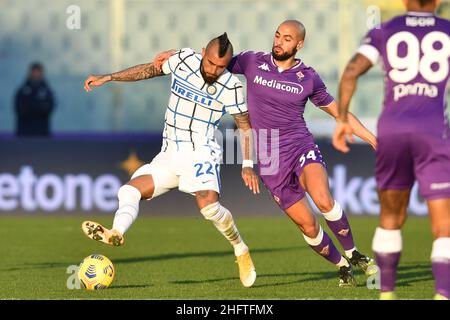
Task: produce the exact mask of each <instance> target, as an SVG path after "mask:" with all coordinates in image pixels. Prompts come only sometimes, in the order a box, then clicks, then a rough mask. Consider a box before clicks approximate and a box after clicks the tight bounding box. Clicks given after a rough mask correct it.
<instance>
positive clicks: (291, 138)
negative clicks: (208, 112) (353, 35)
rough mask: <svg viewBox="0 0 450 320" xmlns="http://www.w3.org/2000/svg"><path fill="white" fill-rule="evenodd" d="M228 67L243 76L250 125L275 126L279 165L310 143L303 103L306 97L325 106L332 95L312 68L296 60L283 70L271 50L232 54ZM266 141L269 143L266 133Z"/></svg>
mask: <svg viewBox="0 0 450 320" xmlns="http://www.w3.org/2000/svg"><path fill="white" fill-rule="evenodd" d="M228 69H229V70H230V71H231V72H232V73H237V74H243V75H245V78H246V79H247V106H248V111H249V114H250V121H251V124H252V127H253V128H254V129H255V130H256V131H257V132H258V131H260V130H261V129H263V130H264V129H266V130H269V131H270V130H271V129H274V130H278V133H279V153H280V158H281V162H280V166H283V159H285V158H286V157H289V158H295V157H296V156H298V154H299V152H300V151H301V150H302V148H304V147H305V146H306V145H314V139H313V136H312V135H311V133H310V132H309V130H308V128H307V127H306V123H305V120H304V118H303V113H304V111H305V106H306V103H307V101H308V100H310V101H311V102H312V103H313V104H314V105H316V106H318V107H322V106H327V105H329V104H330V103H331V102H332V101H333V97H332V96H331V95H330V94H329V93H328V92H327V88H326V87H325V84H324V83H323V81H322V80H321V79H320V77H319V75H318V74H317V72H316V71H315V70H314V69H313V68H310V67H307V66H305V65H304V64H303V62H302V61H301V60H297V64H296V65H295V66H293V67H292V68H290V69H287V70H284V71H283V70H280V69H279V68H278V66H277V65H276V64H275V63H274V61H273V58H272V54H271V53H267V52H254V51H245V52H241V53H239V54H238V55H236V56H235V57H233V60H232V61H231V63H230V64H229V66H228ZM267 141H268V144H270V143H271V142H270V133H269V138H268V140H267ZM269 148H270V147H269ZM258 154H259V153H258ZM259 159H261V155H260V154H259Z"/></svg>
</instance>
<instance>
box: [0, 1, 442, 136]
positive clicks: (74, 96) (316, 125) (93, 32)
mask: <svg viewBox="0 0 450 320" xmlns="http://www.w3.org/2000/svg"><path fill="white" fill-rule="evenodd" d="M0 6H1V10H0V61H1V62H2V63H1V64H0V74H1V77H0V92H1V94H0V114H1V117H0V131H1V132H3V133H9V132H12V131H13V127H14V114H13V109H12V97H13V94H14V91H15V89H16V88H17V87H18V86H19V84H20V83H21V82H22V81H23V78H24V75H25V73H26V70H27V67H28V64H29V63H30V62H32V61H35V60H38V61H41V62H42V63H43V64H44V65H45V67H46V69H47V73H48V79H49V82H50V84H51V85H52V87H53V88H54V91H55V94H56V98H57V102H58V108H57V110H56V111H55V114H54V118H53V121H52V123H53V128H54V131H55V132H58V133H67V132H80V131H81V132H108V133H109V132H149V131H154V132H160V131H161V129H162V120H163V115H164V111H165V109H164V106H165V104H166V99H167V94H168V86H167V83H168V78H167V77H165V78H160V79H153V80H151V81H146V82H141V83H135V84H126V85H124V84H119V85H110V86H109V87H108V89H103V90H98V91H97V92H95V93H94V94H89V95H88V94H85V93H84V92H83V90H82V85H81V83H82V80H84V78H85V77H86V75H88V74H90V73H92V74H101V73H109V72H111V71H113V70H119V69H121V68H124V67H127V66H131V65H135V64H139V63H144V62H148V61H150V60H151V59H152V58H153V57H154V55H155V54H156V53H158V52H160V51H162V50H166V49H169V48H180V47H186V46H188V47H192V48H194V49H197V50H199V49H201V48H202V46H204V44H205V43H206V42H207V41H208V40H209V39H210V38H212V37H214V36H216V35H218V34H220V33H221V32H223V31H227V32H228V33H229V36H230V38H231V40H232V41H233V43H234V46H235V51H236V52H238V51H243V50H260V51H268V50H270V49H271V44H272V38H273V34H274V31H275V29H276V27H277V26H278V24H279V23H280V22H281V21H282V20H285V19H287V18H294V19H299V20H301V21H302V22H303V23H304V24H305V26H306V28H307V38H306V43H305V48H304V49H303V50H302V51H301V52H300V54H299V56H301V57H302V59H303V61H304V62H305V63H306V64H308V65H311V66H314V68H315V69H316V70H318V71H319V73H320V74H321V75H322V77H323V78H324V80H325V81H326V83H327V85H328V88H329V90H330V91H331V92H332V93H333V94H335V93H336V90H337V83H338V79H339V75H340V72H341V70H342V68H343V67H344V66H345V63H346V62H347V61H348V60H349V59H350V58H351V55H352V53H353V52H354V50H355V49H356V48H357V46H358V43H359V41H360V39H361V37H362V36H363V35H364V34H365V33H366V32H367V30H368V27H367V25H368V23H371V21H373V19H374V11H373V10H374V7H373V6H377V7H378V8H379V9H380V13H381V20H385V19H388V18H390V17H392V16H393V15H395V14H399V13H401V12H402V11H403V10H404V9H403V4H402V1H401V0H393V1H389V0H358V1H352V0H168V1H163V0H160V1H158V0H78V1H75V0H59V1H51V0H33V1H24V0H2V1H0ZM73 6H76V7H75V9H74V7H73ZM76 8H79V10H80V15H81V25H80V29H69V28H68V27H67V25H66V24H67V20H70V17H71V16H72V14H73V13H75V12H76ZM74 10H75V11H74ZM440 11H441V14H442V15H443V16H445V17H447V18H448V17H450V2H449V1H444V3H443V4H442V5H441V7H440ZM377 70H378V72H371V73H370V74H369V75H367V76H366V77H365V78H364V81H361V83H360V90H359V93H358V96H357V97H356V99H355V101H354V106H353V108H352V109H353V111H354V112H355V113H356V114H358V116H360V117H361V118H363V119H365V120H367V121H369V122H370V124H371V127H372V128H373V127H374V126H373V118H374V117H375V116H376V115H378V113H379V111H380V108H381V101H382V94H381V92H382V88H383V86H382V81H381V71H380V68H377ZM308 118H309V119H315V120H323V119H326V118H327V115H325V114H324V113H323V112H317V111H314V110H313V108H309V109H308ZM309 125H310V127H311V128H312V130H313V131H314V133H315V134H319V135H324V134H325V135H326V134H329V133H330V132H331V131H330V130H331V128H332V127H333V126H331V127H330V126H329V125H323V122H321V121H310V122H309Z"/></svg>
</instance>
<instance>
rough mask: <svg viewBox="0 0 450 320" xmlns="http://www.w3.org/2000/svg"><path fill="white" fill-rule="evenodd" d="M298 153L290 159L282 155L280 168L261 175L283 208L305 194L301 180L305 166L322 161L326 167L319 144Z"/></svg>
mask: <svg viewBox="0 0 450 320" xmlns="http://www.w3.org/2000/svg"><path fill="white" fill-rule="evenodd" d="M298 154H299V155H298V156H296V157H291V158H290V159H283V157H280V160H279V170H277V172H276V173H274V174H268V175H263V174H261V175H260V176H261V180H262V181H263V183H264V185H265V186H266V188H267V189H268V190H269V191H270V193H271V194H272V197H273V198H274V199H275V201H276V202H277V203H278V205H279V206H280V208H281V209H283V210H285V209H287V208H289V207H291V206H292V205H294V204H295V203H296V202H298V201H299V200H301V199H303V197H304V196H305V190H303V188H302V187H301V185H300V181H299V177H300V176H301V175H302V173H303V168H305V167H306V166H307V165H308V164H311V163H320V164H321V165H323V166H324V167H325V162H324V161H323V158H322V154H321V153H320V150H319V147H318V146H317V145H310V146H307V147H305V148H303V149H302V150H300V152H299V153H298Z"/></svg>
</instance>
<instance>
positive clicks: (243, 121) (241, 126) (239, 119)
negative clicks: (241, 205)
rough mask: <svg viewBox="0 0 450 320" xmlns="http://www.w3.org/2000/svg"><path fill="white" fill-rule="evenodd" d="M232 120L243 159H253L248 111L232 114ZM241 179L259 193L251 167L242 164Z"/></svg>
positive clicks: (255, 176) (256, 179)
mask: <svg viewBox="0 0 450 320" xmlns="http://www.w3.org/2000/svg"><path fill="white" fill-rule="evenodd" d="M233 118H234V122H235V123H236V126H237V128H238V130H239V137H240V141H241V148H242V155H243V158H244V161H250V162H251V161H252V159H253V131H252V126H251V124H250V117H249V114H248V112H245V113H240V114H237V115H233ZM242 179H243V180H244V183H245V185H246V186H247V187H248V188H249V189H250V190H252V191H253V193H255V194H256V193H259V192H260V191H259V182H258V176H257V175H256V173H255V171H254V170H253V167H247V166H243V168H242Z"/></svg>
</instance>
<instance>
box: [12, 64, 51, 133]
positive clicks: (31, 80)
mask: <svg viewBox="0 0 450 320" xmlns="http://www.w3.org/2000/svg"><path fill="white" fill-rule="evenodd" d="M53 109H54V99H53V93H52V92H51V90H50V87H49V86H48V84H47V82H46V81H45V77H44V67H43V66H42V65H41V64H40V63H33V64H31V66H30V70H29V73H28V77H27V79H26V81H25V83H24V84H23V85H22V86H21V87H20V88H19V89H18V90H17V93H16V99H15V111H16V113H17V127H16V134H17V135H18V136H49V135H50V115H51V113H52V111H53Z"/></svg>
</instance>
